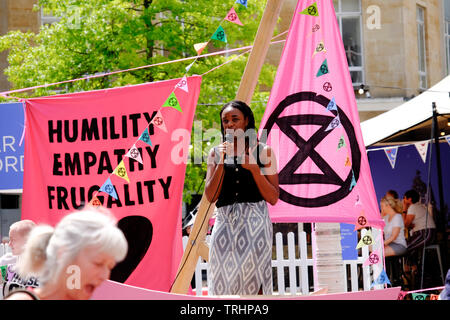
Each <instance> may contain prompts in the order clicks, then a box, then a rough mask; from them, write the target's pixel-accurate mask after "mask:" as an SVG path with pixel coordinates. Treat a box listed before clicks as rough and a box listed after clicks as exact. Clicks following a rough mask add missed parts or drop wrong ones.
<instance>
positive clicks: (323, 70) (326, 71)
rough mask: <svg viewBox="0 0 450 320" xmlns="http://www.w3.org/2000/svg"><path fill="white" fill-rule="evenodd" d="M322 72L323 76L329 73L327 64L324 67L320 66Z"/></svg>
mask: <svg viewBox="0 0 450 320" xmlns="http://www.w3.org/2000/svg"><path fill="white" fill-rule="evenodd" d="M320 72H321V73H322V74H327V73H328V67H327V65H326V64H322V65H321V66H320Z"/></svg>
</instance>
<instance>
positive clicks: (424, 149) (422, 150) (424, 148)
mask: <svg viewBox="0 0 450 320" xmlns="http://www.w3.org/2000/svg"><path fill="white" fill-rule="evenodd" d="M414 145H415V146H416V149H417V152H419V154H420V157H421V158H422V161H423V163H425V162H427V153H428V141H425V142H417V143H414Z"/></svg>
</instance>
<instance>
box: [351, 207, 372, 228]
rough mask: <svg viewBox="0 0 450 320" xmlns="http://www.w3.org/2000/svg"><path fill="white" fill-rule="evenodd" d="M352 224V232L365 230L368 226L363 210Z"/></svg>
mask: <svg viewBox="0 0 450 320" xmlns="http://www.w3.org/2000/svg"><path fill="white" fill-rule="evenodd" d="M354 224H355V230H353V231H356V230H359V229H362V228H366V227H369V226H370V225H369V223H368V221H367V218H366V215H365V213H364V210H361V212H360V213H359V215H358V218H357V219H356V221H355V223H354Z"/></svg>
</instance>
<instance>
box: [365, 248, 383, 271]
mask: <svg viewBox="0 0 450 320" xmlns="http://www.w3.org/2000/svg"><path fill="white" fill-rule="evenodd" d="M380 262H383V260H382V259H381V255H380V252H379V251H378V250H377V251H374V252H372V253H371V254H369V256H368V257H367V259H366V261H364V263H363V267H366V266H370V265H372V264H378V263H380Z"/></svg>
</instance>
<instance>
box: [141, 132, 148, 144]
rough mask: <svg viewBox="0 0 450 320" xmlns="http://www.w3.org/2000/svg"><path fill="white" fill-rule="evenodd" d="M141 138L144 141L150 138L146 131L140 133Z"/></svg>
mask: <svg viewBox="0 0 450 320" xmlns="http://www.w3.org/2000/svg"><path fill="white" fill-rule="evenodd" d="M141 138H142V140H143V141H144V142H148V141H149V140H150V137H149V136H148V133H147V132H144V133H143V134H142V136H141Z"/></svg>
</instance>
